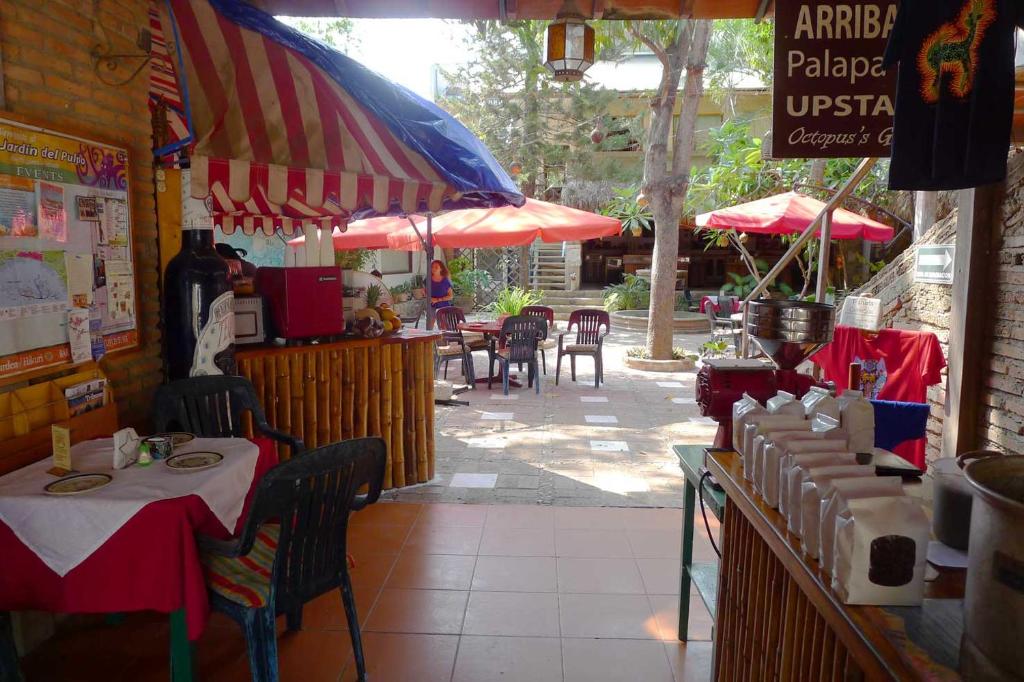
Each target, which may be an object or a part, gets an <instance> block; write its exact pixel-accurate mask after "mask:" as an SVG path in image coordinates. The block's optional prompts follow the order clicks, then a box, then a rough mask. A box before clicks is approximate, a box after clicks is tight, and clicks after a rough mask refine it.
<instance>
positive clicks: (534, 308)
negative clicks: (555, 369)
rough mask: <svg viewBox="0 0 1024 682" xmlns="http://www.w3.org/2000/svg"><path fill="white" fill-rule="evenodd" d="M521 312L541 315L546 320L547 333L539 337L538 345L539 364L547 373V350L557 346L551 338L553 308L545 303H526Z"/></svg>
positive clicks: (553, 317) (553, 328)
mask: <svg viewBox="0 0 1024 682" xmlns="http://www.w3.org/2000/svg"><path fill="white" fill-rule="evenodd" d="M521 314H522V315H532V316H534V317H543V318H544V319H545V320H547V323H548V327H547V333H546V334H545V336H544V338H543V339H541V341H540V345H539V346H538V347H539V348H540V365H541V367H542V368H543V369H544V374H545V375H546V374H547V373H548V358H547V351H548V350H550V349H552V348H557V347H558V344H557V343H556V342H555V340H554V339H553V338H551V334H553V333H554V331H555V309H554V308H549V307H548V306H546V305H528V306H523V309H522V311H521Z"/></svg>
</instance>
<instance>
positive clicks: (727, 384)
mask: <svg viewBox="0 0 1024 682" xmlns="http://www.w3.org/2000/svg"><path fill="white" fill-rule="evenodd" d="M749 310H750V312H749V313H748V315H747V334H748V335H749V336H750V338H751V339H752V340H753V341H754V343H756V344H757V346H758V347H759V348H760V349H761V351H762V352H763V353H764V354H765V356H767V358H768V359H767V360H760V359H757V360H708V361H705V363H704V366H703V367H702V368H701V370H700V372H698V373H697V383H696V393H697V406H698V407H700V413H701V414H702V415H704V416H705V417H711V418H712V419H714V420H715V421H717V422H718V433H717V434H716V435H715V444H714V447H716V448H723V449H732V447H733V444H732V406H733V403H735V402H736V401H737V400H739V399H740V398H742V397H743V394H744V393H747V394H749V395H750V396H751V397H753V398H755V399H756V400H758V402H760V403H762V404H764V403H765V402H767V401H768V399H769V398H771V397H772V396H774V395H775V394H776V393H777V392H778V391H788V392H789V393H792V394H794V395H795V396H796V397H797V398H801V397H803V395H804V394H805V393H807V391H808V390H810V388H811V386H817V385H819V382H817V381H815V380H814V377H812V376H810V375H808V374H801V373H800V372H797V371H796V368H797V367H798V366H799V365H800V363H802V362H803V361H804V360H806V359H807V358H809V357H810V356H811V355H813V354H814V353H816V352H817V351H818V350H820V349H821V348H822V347H823V346H825V345H827V344H828V343H829V342H831V341H832V332H833V330H834V329H835V316H836V309H835V306H830V305H825V304H821V303H806V302H804V301H772V300H765V301H753V302H751V303H750V304H749ZM769 360H770V362H769ZM822 385H823V384H822Z"/></svg>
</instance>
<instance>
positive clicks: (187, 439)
mask: <svg viewBox="0 0 1024 682" xmlns="http://www.w3.org/2000/svg"><path fill="white" fill-rule="evenodd" d="M158 437H159V438H170V439H171V444H172V445H173V446H174V447H176V448H177V447H181V446H182V445H184V444H185V443H191V442H192V441H194V440H195V439H196V434H194V433H188V432H187V431H168V432H167V433H154V434H153V435H152V436H150V438H158Z"/></svg>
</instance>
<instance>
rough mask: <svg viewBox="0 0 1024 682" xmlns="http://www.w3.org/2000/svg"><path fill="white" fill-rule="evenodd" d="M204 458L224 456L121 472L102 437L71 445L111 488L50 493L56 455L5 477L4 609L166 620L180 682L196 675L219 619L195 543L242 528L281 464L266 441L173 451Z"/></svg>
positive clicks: (201, 441) (76, 460)
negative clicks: (212, 620) (200, 649)
mask: <svg viewBox="0 0 1024 682" xmlns="http://www.w3.org/2000/svg"><path fill="white" fill-rule="evenodd" d="M183 440H184V439H183ZM206 452H213V453H217V454H219V455H221V456H222V458H221V459H220V460H219V461H217V462H215V463H214V464H213V465H209V466H206V467H203V468H196V469H185V470H178V469H175V468H173V467H172V466H170V464H169V463H170V462H171V460H170V459H168V460H155V461H153V462H152V463H151V464H149V465H148V466H141V465H139V464H134V465H131V466H128V467H126V468H122V469H114V468H113V440H112V439H110V438H103V439H96V440H91V441H85V442H82V443H78V444H76V445H75V446H74V447H73V448H72V449H71V457H72V464H73V466H74V467H75V469H76V470H77V472H79V473H96V474H103V475H106V476H109V477H110V480H109V482H108V483H106V484H105V485H103V486H102V487H98V488H95V489H91V490H87V491H84V492H80V493H75V494H59V495H58V494H53V493H52V492H48V491H47V490H45V488H46V487H47V484H50V483H52V482H54V481H57V480H58V477H56V476H53V475H51V474H50V473H48V471H49V469H50V467H51V465H52V462H51V461H50V460H49V459H46V460H42V461H39V462H36V463H35V464H30V465H29V466H26V467H23V468H21V469H18V470H17V471H13V472H11V473H9V474H6V475H4V476H2V477H0V556H2V557H3V570H0V613H2V612H8V611H26V610H39V611H49V612H53V613H106V614H120V613H125V612H129V611H157V612H161V613H166V614H169V620H170V643H169V644H170V659H171V679H172V680H173V681H174V682H184V681H187V680H191V679H192V674H193V660H192V659H193V656H192V654H193V651H192V650H193V644H192V643H193V642H195V641H196V640H197V639H199V637H200V635H201V634H202V632H203V630H204V628H205V626H206V622H207V620H208V617H209V612H210V605H209V600H208V596H207V589H206V581H205V579H204V575H203V567H202V563H201V561H200V556H199V551H198V549H197V545H196V540H195V536H196V535H197V534H204V535H210V536H213V537H216V538H220V539H227V538H229V537H230V536H231V535H233V534H234V533H236V532H237V531H238V530H239V529H240V528H241V526H242V524H243V523H244V519H245V514H246V512H247V509H248V505H249V504H250V502H251V497H252V495H253V492H254V490H255V487H256V484H257V483H258V481H259V480H260V479H261V478H262V477H263V475H264V474H265V473H266V472H267V471H269V470H270V468H272V467H273V466H274V465H275V464H276V463H277V450H276V448H275V447H274V443H273V441H271V440H270V439H268V438H264V437H257V438H255V439H253V440H249V439H245V438H193V439H191V440H188V442H184V443H182V444H181V445H177V446H175V448H174V452H173V454H174V455H175V456H177V455H179V454H186V453H192V454H198V453H206ZM4 615H6V614H4Z"/></svg>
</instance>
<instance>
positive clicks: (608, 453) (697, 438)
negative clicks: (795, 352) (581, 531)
mask: <svg viewBox="0 0 1024 682" xmlns="http://www.w3.org/2000/svg"><path fill="white" fill-rule="evenodd" d="M707 339H708V335H706V334H687V335H677V336H676V339H675V345H676V346H681V347H683V348H685V349H686V350H687V352H693V353H696V352H697V349H698V347H699V346H700V344H701V343H703V342H704V341H706V340H707ZM643 340H644V339H643V334H642V333H639V332H628V331H613V332H612V334H610V335H609V336H608V338H607V339H606V340H605V348H604V362H605V383H604V384H602V386H601V387H600V388H594V369H593V362H592V361H591V360H590V359H589V358H582V357H581V358H580V359H579V360H578V362H577V370H578V371H577V381H576V382H575V383H574V382H573V381H571V379H570V373H569V367H568V358H565V359H564V362H563V367H562V376H561V379H560V382H559V385H558V386H555V380H554V375H555V356H556V351H555V350H549V351H548V374H547V376H545V377H543V382H542V385H541V393H540V395H539V396H538V395H536V394H535V393H534V391H533V389H527V388H526V387H525V371H524V372H523V373H522V375H521V376H522V377H523V378H524V381H523V383H524V386H523V387H522V388H518V389H512V390H511V392H510V395H509V396H507V397H506V396H504V395H502V391H501V384H500V381H498V382H496V383H495V386H494V388H493V389H491V390H488V389H487V386H486V384H478V385H477V389H476V390H473V391H467V392H465V393H463V394H461V395H460V396H458V398H460V399H463V400H467V401H469V403H470V404H469V406H458V407H443V406H438V408H437V412H436V418H437V423H436V446H437V467H436V471H437V475H436V477H435V479H434V480H432V481H431V482H430V483H427V484H424V485H420V486H415V487H411V488H406V489H402V490H400V491H395V492H391V493H388V495H387V496H388V497H389V498H390V499H394V500H401V501H407V502H474V503H487V504H495V503H512V504H547V505H556V506H628V507H645V506H646V507H679V506H681V505H682V492H683V489H682V474H681V472H680V471H679V466H678V464H677V463H676V461H675V458H674V457H673V456H672V453H671V451H670V446H671V445H672V444H675V443H690V444H703V443H710V442H711V441H712V439H713V437H714V433H715V428H716V426H715V424H714V423H712V422H709V421H708V420H706V419H704V418H702V417H701V416H700V413H699V411H698V409H697V406H696V404H695V403H694V382H695V378H696V370H693V371H690V372H685V373H671V374H666V373H656V372H641V371H637V370H633V369H629V368H627V367H626V366H625V363H624V357H625V352H626V349H627V348H628V347H630V346H636V345H641V344H642V343H643ZM475 355H476V372H477V376H478V377H479V376H484V377H486V376H487V366H486V356H485V354H483V353H476V354H475ZM460 372H461V368H460V363H459V362H452V363H451V367H450V369H449V372H448V378H449V380H451V381H454V382H456V383H458V382H461V381H462V379H461V376H460Z"/></svg>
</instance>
